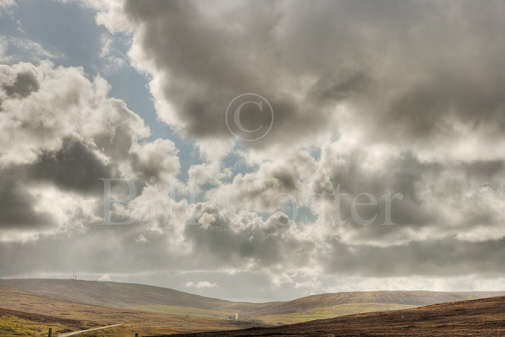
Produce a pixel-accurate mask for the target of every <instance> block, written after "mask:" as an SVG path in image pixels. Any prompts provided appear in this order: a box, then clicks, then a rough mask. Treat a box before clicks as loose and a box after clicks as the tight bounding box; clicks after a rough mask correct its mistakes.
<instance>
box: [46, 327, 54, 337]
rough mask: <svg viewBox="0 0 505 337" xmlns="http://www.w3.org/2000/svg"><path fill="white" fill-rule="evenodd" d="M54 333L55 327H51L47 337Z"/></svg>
mask: <svg viewBox="0 0 505 337" xmlns="http://www.w3.org/2000/svg"><path fill="white" fill-rule="evenodd" d="M52 335H53V328H49V332H48V333H47V337H51V336H52Z"/></svg>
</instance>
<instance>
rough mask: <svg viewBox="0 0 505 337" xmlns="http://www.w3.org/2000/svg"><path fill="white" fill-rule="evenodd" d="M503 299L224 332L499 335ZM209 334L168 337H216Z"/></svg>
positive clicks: (293, 336) (230, 336)
mask: <svg viewBox="0 0 505 337" xmlns="http://www.w3.org/2000/svg"><path fill="white" fill-rule="evenodd" d="M504 321H505V297H492V298H485V299H478V300H471V301H460V302H453V303H443V304H435V305H430V306H424V307H418V308H415V309H405V310H393V311H386V312H375V313H366V314H357V315H348V316H342V317H336V318H331V319H324V320H314V321H310V322H304V323H298V324H292V325H285V326H280V327H272V328H251V329H244V330H236V331H226V333H225V335H226V336H227V337H241V336H258V337H260V336H268V337H274V336H282V337H297V336H306V337H312V336H314V337H316V336H317V337H320V336H329V335H332V336H346V337H350V336H502V335H503V334H505V331H504V330H505V324H504ZM222 335H223V332H209V333H205V334H202V333H198V334H187V335H172V336H170V337H183V336H184V337H204V336H205V337H214V336H215V337H217V336H222Z"/></svg>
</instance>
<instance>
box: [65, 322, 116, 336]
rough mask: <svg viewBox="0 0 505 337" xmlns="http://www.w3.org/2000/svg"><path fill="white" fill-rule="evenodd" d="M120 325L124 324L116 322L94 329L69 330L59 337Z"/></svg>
mask: <svg viewBox="0 0 505 337" xmlns="http://www.w3.org/2000/svg"><path fill="white" fill-rule="evenodd" d="M120 325H123V324H114V325H107V326H102V327H99V328H93V329H88V330H80V331H74V332H67V333H62V334H59V335H58V337H68V336H74V335H78V334H80V333H83V332H88V331H93V330H102V329H107V328H113V327H115V326H120Z"/></svg>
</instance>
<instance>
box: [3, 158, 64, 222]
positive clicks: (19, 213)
mask: <svg viewBox="0 0 505 337" xmlns="http://www.w3.org/2000/svg"><path fill="white" fill-rule="evenodd" d="M23 171H24V168H22V167H16V168H13V169H12V168H11V169H5V170H1V171H0V175H1V177H2V178H1V179H0V219H1V221H0V228H1V229H2V230H6V229H7V230H18V231H28V232H30V231H31V230H34V229H35V230H46V229H51V228H54V227H55V226H56V224H55V220H54V218H53V217H52V215H51V213H50V212H45V211H37V210H36V203H37V198H36V197H35V196H33V195H32V194H31V193H30V191H29V189H28V188H27V184H28V185H29V182H28V181H27V180H26V179H23V178H25V177H26V175H24V172H23Z"/></svg>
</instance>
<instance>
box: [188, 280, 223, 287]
mask: <svg viewBox="0 0 505 337" xmlns="http://www.w3.org/2000/svg"><path fill="white" fill-rule="evenodd" d="M217 286H218V285H217V284H216V283H210V282H209V281H199V282H196V283H195V282H191V281H190V282H188V283H186V287H188V288H216V287H217Z"/></svg>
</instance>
